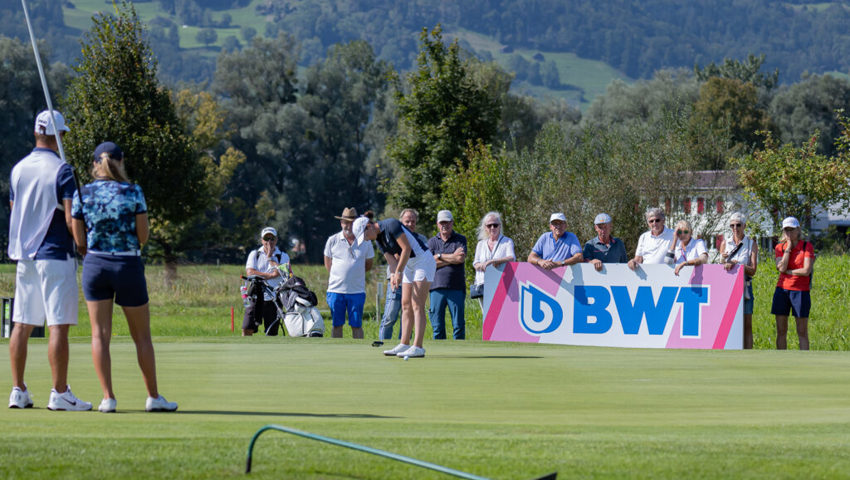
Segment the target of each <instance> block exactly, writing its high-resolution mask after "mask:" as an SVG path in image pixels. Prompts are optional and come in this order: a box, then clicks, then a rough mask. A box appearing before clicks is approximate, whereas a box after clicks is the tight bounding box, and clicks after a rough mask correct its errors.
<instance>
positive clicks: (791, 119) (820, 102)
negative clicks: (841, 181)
mask: <svg viewBox="0 0 850 480" xmlns="http://www.w3.org/2000/svg"><path fill="white" fill-rule="evenodd" d="M839 110H844V111H850V81H848V80H847V79H844V78H837V77H835V76H832V75H811V76H806V77H804V78H803V79H802V80H801V81H800V82H798V83H795V84H793V85H789V86H788V87H787V88H784V89H782V90H781V91H779V92H778V93H777V94H776V95H775V96H774V97H773V100H772V101H771V102H770V110H769V111H770V116H771V118H772V119H773V121H774V122H776V125H777V127H778V128H779V131H781V132H782V136H781V140H782V141H783V142H787V143H792V144H794V145H798V144H801V143H803V142H805V141H808V140H809V139H810V138H811V134H812V132H814V131H819V132H820V136H819V137H818V151H819V152H820V153H823V154H824V155H827V156H830V155H834V154H835V151H836V150H835V141H836V139H838V137H839V136H840V135H841V124H840V123H839V122H838V117H837V116H836V113H837V112H838V111H839Z"/></svg>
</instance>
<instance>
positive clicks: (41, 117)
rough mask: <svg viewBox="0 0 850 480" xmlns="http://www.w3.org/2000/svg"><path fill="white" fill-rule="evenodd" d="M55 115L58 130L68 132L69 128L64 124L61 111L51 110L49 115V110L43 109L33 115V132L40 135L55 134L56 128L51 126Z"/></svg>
mask: <svg viewBox="0 0 850 480" xmlns="http://www.w3.org/2000/svg"><path fill="white" fill-rule="evenodd" d="M54 116H55V117H56V126H57V127H59V130H62V131H65V132H70V131H71V129H70V128H68V126H67V125H65V117H63V116H62V114H61V113H59V112H57V111H56V110H53V115H50V111H49V110H45V111H43V112H41V113H39V114H38V116H37V117H35V133H39V134H41V135H54V136H55V135H56V129H54V128H53V117H54Z"/></svg>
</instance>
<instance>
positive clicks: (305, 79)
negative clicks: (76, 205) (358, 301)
mask: <svg viewBox="0 0 850 480" xmlns="http://www.w3.org/2000/svg"><path fill="white" fill-rule="evenodd" d="M146 38H147V37H146V36H145V30H144V28H143V26H142V24H141V22H140V21H139V19H138V17H137V15H136V13H135V11H134V9H133V7H132V5H131V4H127V3H122V5H121V6H120V7H119V9H118V11H117V14H116V15H114V16H113V15H105V16H97V17H96V18H95V21H94V25H93V27H92V30H91V31H90V32H88V33H87V34H86V35H85V38H84V42H83V49H82V51H81V57H80V60H79V62H78V66H77V67H75V72H74V75H70V74H69V73H68V71H67V69H65V68H63V67H62V66H61V65H56V64H54V65H53V66H52V67H51V68H50V71H49V76H50V81H51V82H52V83H54V84H55V85H54V92H59V93H58V96H60V97H61V99H60V101H59V102H58V104H59V106H60V108H61V109H63V110H64V113H66V115H67V117H68V119H69V122H70V124H71V126H72V131H71V133H70V134H69V135H68V137H67V143H68V149H67V151H68V155H69V160H70V161H71V162H72V163H74V164H75V165H76V166H77V167H78V168H79V170H80V171H81V173H82V174H83V177H84V179H85V178H86V177H87V175H88V173H87V171H88V169H89V166H90V152H91V151H92V149H93V148H94V146H95V145H96V144H97V143H99V142H101V141H104V140H113V141H116V142H118V143H119V144H120V145H122V147H124V149H125V151H126V152H127V154H128V163H127V165H128V170H129V174H130V175H131V177H132V178H134V179H135V180H136V181H138V182H139V183H140V184H141V185H142V187H143V189H144V191H145V193H146V195H147V197H148V205H149V208H150V214H151V218H152V222H153V236H152V247H151V249H150V250H149V253H150V254H151V255H154V256H158V257H161V258H163V259H164V260H165V261H166V262H167V263H168V264H169V265H172V266H173V265H174V263H175V262H176V260H177V259H178V258H180V257H181V256H187V257H189V258H191V259H195V260H223V261H237V262H238V261H242V260H243V259H244V255H245V253H246V251H247V249H250V248H253V247H254V245H255V244H256V242H257V239H256V236H257V232H258V231H259V228H260V227H261V226H263V225H267V224H272V225H274V226H275V227H277V228H278V229H279V230H280V231H281V232H282V233H283V236H284V238H297V239H299V240H300V241H302V242H303V243H304V244H306V247H307V250H306V257H307V259H309V260H310V261H313V262H317V261H320V259H321V255H322V247H323V245H324V240H325V238H326V237H327V236H328V235H329V234H331V233H333V232H334V231H336V230H337V229H338V224H337V222H336V221H335V220H334V219H333V217H334V216H335V215H338V214H339V212H341V210H342V209H343V208H344V207H347V206H354V207H356V208H357V209H358V210H360V211H363V210H365V209H367V208H370V209H373V210H377V211H379V212H383V213H384V215H386V216H390V215H395V214H396V213H397V212H398V211H399V210H400V209H401V208H405V207H414V208H417V209H418V210H420V212H421V214H422V217H421V224H422V229H423V231H424V232H426V233H428V231H429V230H430V229H431V228H432V225H433V219H434V218H435V214H436V211H437V210H439V209H442V208H449V209H451V210H453V211H454V212H455V216H456V218H457V219H458V229H459V230H460V231H461V232H462V233H465V234H467V235H473V236H474V231H475V227H476V226H477V222H478V221H479V219H480V218H481V216H483V214H484V213H486V212H487V211H489V210H499V211H501V212H502V213H503V214H504V215H505V221H506V228H507V231H508V234H509V235H511V236H513V237H514V238H515V240H516V243H517V247H518V253H519V254H520V256H524V255H526V254H527V252H528V248H530V246H531V245H532V244H533V240H534V238H535V237H536V236H537V235H539V233H540V232H541V231H543V230H545V228H546V224H545V219H546V218H548V214H549V213H551V212H552V211H565V212H566V213H567V215H568V218H570V228H571V229H573V230H574V231H576V233H578V234H579V236H580V237H581V238H589V237H591V236H592V235H593V232H592V230H591V229H592V218H593V216H594V215H595V214H596V213H598V212H599V211H606V212H608V213H610V214H611V215H613V216H614V218H615V219H616V222H617V230H618V232H619V234H620V235H621V236H623V237H624V238H625V239H626V241H627V244H628V245H630V246H633V245H634V241H635V240H636V238H637V235H638V234H639V233H640V231H642V230H643V229H644V228H645V227H644V225H643V220H642V215H641V212H642V211H643V209H645V208H646V207H647V206H648V205H653V204H658V202H659V198H661V197H664V196H667V197H673V198H675V197H676V196H677V195H679V194H680V193H682V192H685V191H686V190H687V188H688V187H689V186H690V185H691V184H692V178H691V177H690V175H691V172H694V171H698V170H702V169H716V168H728V167H730V166H731V167H737V168H740V169H741V173H742V175H741V181H742V183H743V185H744V186H745V187H746V188H747V189H749V190H750V191H751V192H752V193H753V194H754V196H755V198H756V199H757V200H759V201H763V202H764V206H765V207H766V210H767V211H768V212H770V213H772V214H773V215H775V216H777V217H778V216H782V215H786V214H796V215H799V216H801V217H803V218H805V217H806V216H807V215H810V214H811V213H812V212H813V209H814V208H816V207H817V206H819V205H823V204H824V202H831V201H835V200H842V199H844V198H845V196H846V190H847V189H846V182H847V178H848V176H847V174H848V169H847V165H848V160H847V159H848V152H847V150H848V149H847V147H846V145H847V144H848V142H847V139H846V135H847V134H846V130H845V127H846V125H845V124H844V123H842V122H841V120H840V119H838V118H837V116H836V113H838V111H837V109H838V108H839V107H845V106H846V105H847V103H848V101H850V93H848V92H850V82H847V81H846V80H841V79H836V78H833V77H828V76H824V77H821V76H812V77H807V78H806V79H804V80H803V81H801V82H799V83H798V84H795V85H792V86H787V87H778V86H777V82H776V78H777V73H776V72H774V73H770V74H765V73H762V65H763V62H764V58H763V57H754V56H750V57H749V58H747V59H746V60H745V61H727V62H724V63H723V64H721V65H715V64H710V65H708V66H705V67H699V68H697V69H695V70H694V71H681V70H679V71H660V72H658V73H657V74H656V75H655V76H654V77H653V78H652V79H651V80H647V81H641V82H638V83H637V84H635V85H632V86H629V85H626V84H624V83H620V82H617V83H614V84H612V85H611V87H610V88H609V89H608V92H607V93H606V94H605V95H603V96H601V97H600V98H598V99H597V101H596V102H594V104H593V105H592V106H591V108H590V109H589V111H588V112H587V113H586V114H585V115H581V113H580V112H578V111H577V110H575V109H571V108H569V107H568V106H566V105H564V104H559V103H550V104H542V103H540V102H537V101H534V100H532V99H529V98H525V97H517V96H515V95H512V94H511V93H510V84H511V81H512V79H513V77H512V75H510V74H508V73H507V72H505V71H504V70H503V69H501V68H500V67H499V66H498V65H496V64H494V63H492V62H481V61H479V60H477V59H476V58H475V57H474V56H471V55H468V54H465V53H464V52H463V50H462V49H461V48H460V47H459V45H458V43H457V41H455V42H452V43H446V42H445V41H444V39H443V36H442V31H441V29H440V28H439V27H437V28H435V29H433V30H431V31H427V30H424V29H423V30H422V32H421V34H420V39H419V44H418V45H419V54H418V57H417V59H416V65H417V67H416V68H415V69H414V70H413V71H412V72H411V73H409V74H407V75H400V74H398V73H397V72H395V71H394V69H393V68H392V67H391V66H390V65H389V64H387V63H386V62H384V61H382V60H379V59H378V57H377V55H376V54H375V53H374V51H373V50H372V48H371V46H370V45H369V44H368V43H366V42H363V41H356V42H350V43H344V44H338V45H334V46H333V47H332V48H331V49H329V51H328V53H327V56H326V57H325V58H323V59H322V60H321V61H320V62H317V63H315V64H313V65H312V66H311V67H310V68H308V69H307V70H306V71H305V72H304V73H303V75H298V74H297V73H296V72H297V69H298V64H299V44H298V42H296V41H295V39H294V38H293V37H291V36H288V35H285V34H281V35H279V36H278V37H277V38H275V39H266V38H262V37H255V38H253V39H252V42H251V45H250V46H249V47H246V48H244V49H243V50H241V51H231V52H223V53H222V54H221V55H220V56H219V57H218V60H217V65H216V70H215V76H214V81H213V83H212V84H211V85H210V86H209V88H200V87H194V88H188V89H183V90H180V91H172V90H169V89H167V88H166V87H164V86H163V85H162V84H161V83H160V82H159V80H158V78H157V64H156V59H155V58H154V56H153V53H152V51H151V49H150V46H149V44H148V43H147V40H146ZM0 54H2V58H3V59H4V62H3V63H2V64H0V80H6V81H4V82H2V83H0V85H8V86H9V87H10V88H11V89H8V88H7V89H5V90H0V99H2V100H3V101H10V100H13V101H10V103H8V104H9V105H10V108H9V109H4V111H3V114H4V115H7V116H8V118H7V119H6V121H4V122H2V123H0V129H3V131H2V132H0V141H4V142H7V143H6V144H4V146H7V149H6V151H7V152H8V153H9V155H8V156H6V157H4V160H3V163H2V168H3V173H2V175H0V181H3V182H7V181H8V180H7V179H8V172H9V169H10V168H11V165H13V164H14V162H15V161H16V160H17V159H18V158H20V157H21V156H23V155H24V154H26V151H27V149H28V148H29V145H30V142H31V138H30V136H31V133H30V131H29V128H24V126H26V125H29V124H31V122H32V118H33V116H34V114H35V113H36V112H37V111H38V110H40V109H42V108H43V102H42V101H41V99H40V91H39V88H38V79H37V73H36V72H35V66H34V62H32V61H31V60H29V58H31V54H30V53H29V49H28V47H27V46H26V45H24V44H22V43H20V42H17V41H13V40H10V39H0ZM66 86H67V88H66ZM786 116H788V117H787V118H786ZM785 125H790V126H793V128H787V127H785ZM806 126H809V129H808V130H806ZM817 130H819V131H820V132H819V134H818V133H816V131H817ZM760 132H761V133H760ZM780 141H783V142H786V144H785V145H783V144H781V143H780ZM787 142H790V143H787ZM802 160H805V161H802ZM778 172H784V173H783V174H782V175H777V173H778ZM771 175H772V176H771ZM789 182H790V183H789ZM842 182H843V183H842ZM764 185H769V186H770V189H769V190H765V189H764V188H762V187H764ZM759 188H762V189H761V190H759ZM789 192H791V195H792V196H796V202H794V201H789V198H790V197H789ZM671 213H673V214H683V212H676V211H674V212H671ZM3 215H5V216H6V219H7V218H8V217H7V216H8V212H7V211H5V209H4V211H3ZM6 221H7V220H6ZM4 223H5V222H4Z"/></svg>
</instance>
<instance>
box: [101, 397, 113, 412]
mask: <svg viewBox="0 0 850 480" xmlns="http://www.w3.org/2000/svg"><path fill="white" fill-rule="evenodd" d="M116 406H118V402H117V401H116V400H115V399H114V398H104V399H103V400H101V402H100V406H99V407H97V409H98V410H99V411H101V412H103V413H113V412H115V407H116Z"/></svg>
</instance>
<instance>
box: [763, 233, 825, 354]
mask: <svg viewBox="0 0 850 480" xmlns="http://www.w3.org/2000/svg"><path fill="white" fill-rule="evenodd" d="M814 262H815V251H814V247H812V243H811V242H806V241H803V239H802V232H801V230H800V222H798V221H797V219H796V218H794V217H788V218H786V219H785V220H783V221H782V242H781V243H779V245H777V246H776V269H777V270H779V281H778V282H776V290H775V291H774V292H773V306H772V307H771V309H770V313H772V314H773V315H776V348H777V349H778V350H785V349H786V348H788V344H787V341H786V339H785V336H786V334H787V333H788V314H789V313H790V312H791V311H793V312H794V318H795V319H796V320H797V337H798V338H799V339H800V350H808V349H809V309H810V308H811V306H812V298H811V296H810V294H809V289H810V288H811V277H812V266H813V264H814Z"/></svg>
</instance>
